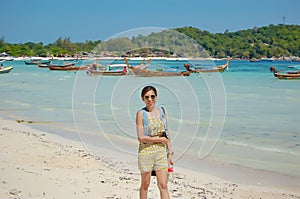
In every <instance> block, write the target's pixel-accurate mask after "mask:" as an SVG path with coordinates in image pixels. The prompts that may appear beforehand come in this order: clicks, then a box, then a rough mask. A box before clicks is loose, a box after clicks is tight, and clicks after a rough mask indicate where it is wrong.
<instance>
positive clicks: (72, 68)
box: [49, 66, 87, 71]
mask: <svg viewBox="0 0 300 199" xmlns="http://www.w3.org/2000/svg"><path fill="white" fill-rule="evenodd" d="M49 69H50V70H59V71H77V70H86V69H87V67H86V66H67V67H61V66H49Z"/></svg>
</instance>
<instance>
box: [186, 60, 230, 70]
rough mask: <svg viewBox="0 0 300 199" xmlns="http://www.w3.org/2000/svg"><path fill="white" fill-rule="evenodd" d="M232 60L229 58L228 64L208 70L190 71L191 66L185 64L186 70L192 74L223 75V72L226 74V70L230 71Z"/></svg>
mask: <svg viewBox="0 0 300 199" xmlns="http://www.w3.org/2000/svg"><path fill="white" fill-rule="evenodd" d="M230 60H231V59H230V58H228V59H227V62H226V64H224V65H220V66H215V67H212V68H208V69H190V65H189V64H184V67H186V69H187V70H188V71H191V72H192V73H214V72H219V73H221V72H224V71H225V69H227V70H228V68H229V63H230Z"/></svg>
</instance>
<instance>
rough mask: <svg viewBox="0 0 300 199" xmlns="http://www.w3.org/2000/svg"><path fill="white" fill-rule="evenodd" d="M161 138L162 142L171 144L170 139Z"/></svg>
mask: <svg viewBox="0 0 300 199" xmlns="http://www.w3.org/2000/svg"><path fill="white" fill-rule="evenodd" d="M159 139H160V142H161V143H162V144H169V142H170V141H169V139H167V138H165V137H160V138H159Z"/></svg>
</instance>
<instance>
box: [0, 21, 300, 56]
mask: <svg viewBox="0 0 300 199" xmlns="http://www.w3.org/2000/svg"><path fill="white" fill-rule="evenodd" d="M174 32H176V33H177V34H174ZM183 34H184V35H186V38H189V39H186V38H185V37H183V36H182V35H183ZM193 42H196V43H197V44H198V45H199V46H200V48H201V49H200V48H198V49H197V50H196V51H198V50H199V51H202V52H200V53H198V52H197V53H196V54H195V49H194V47H195V44H194V43H193ZM0 52H6V53H8V54H10V55H11V56H15V57H19V56H41V57H46V56H51V55H53V56H78V55H82V54H84V53H93V54H94V55H101V56H137V55H138V56H166V57H170V56H188V57H199V56H201V57H214V58H224V57H227V56H229V57H232V58H240V59H253V58H257V59H259V58H262V57H267V58H271V57H275V58H279V57H300V26H299V25H283V24H279V25H269V26H264V27H254V28H252V29H248V30H241V31H237V32H229V31H225V32H224V33H216V34H213V33H210V32H208V31H205V30H200V29H198V28H195V27H182V28H175V29H173V30H171V32H170V30H165V31H162V32H158V33H151V34H150V35H147V36H142V35H138V36H136V37H132V38H116V39H110V40H108V41H100V40H98V41H85V42H76V43H72V42H71V40H70V38H68V37H66V38H61V37H60V38H58V39H57V40H56V41H55V42H54V43H51V44H47V45H44V44H43V43H42V42H39V43H33V42H26V43H23V44H10V43H6V42H5V38H3V37H2V38H1V39H0Z"/></svg>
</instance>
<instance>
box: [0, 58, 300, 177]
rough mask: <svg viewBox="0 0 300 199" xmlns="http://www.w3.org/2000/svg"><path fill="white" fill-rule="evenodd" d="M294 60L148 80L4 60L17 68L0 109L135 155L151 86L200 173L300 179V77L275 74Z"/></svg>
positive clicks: (178, 148) (165, 64) (7, 77)
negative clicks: (236, 169) (234, 170)
mask: <svg viewBox="0 0 300 199" xmlns="http://www.w3.org/2000/svg"><path fill="white" fill-rule="evenodd" d="M112 61H113V60H106V61H104V60H100V61H99V62H100V63H102V64H103V65H105V64H107V63H110V62H112ZM90 62H92V60H91V61H90ZM114 62H115V63H123V62H122V61H114ZM130 63H131V64H133V65H134V64H139V63H140V61H131V62H130ZM184 63H186V61H175V60H174V61H167V60H152V62H151V66H150V68H149V69H155V68H159V69H168V70H183V67H182V66H183V64H184ZM191 63H193V64H200V65H206V64H207V65H211V64H216V65H219V64H223V63H225V61H215V62H213V61H191ZM296 64H297V63H293V62H287V61H273V62H255V63H250V62H248V61H238V60H233V61H231V63H230V70H229V72H224V73H220V74H219V73H214V74H192V75H191V76H190V77H152V78H142V77H133V76H124V77H101V76H94V77H91V76H88V75H87V74H86V72H85V71H81V72H62V71H49V70H48V69H44V68H38V67H37V66H34V65H33V66H29V65H25V64H24V62H23V61H13V62H5V64H4V65H12V66H14V69H13V70H12V71H11V72H10V73H9V74H4V75H0V86H1V87H0V91H1V105H0V114H1V116H2V117H6V118H10V119H13V120H25V121H33V123H31V124H30V125H32V126H33V127H35V128H39V129H42V130H47V131H50V132H51V133H55V134H59V135H62V136H65V137H68V138H72V139H80V140H81V141H82V142H83V143H85V144H87V145H89V144H91V145H94V146H101V147H105V148H108V149H112V150H115V151H118V152H121V153H122V154H123V155H125V156H126V154H130V155H134V154H136V150H137V140H136V134H135V113H136V111H137V110H138V109H140V108H141V107H142V106H143V103H142V101H141V99H140V91H141V88H142V87H143V86H144V85H148V84H152V85H154V86H156V87H157V88H158V92H159V96H158V103H159V104H160V105H163V106H165V107H166V109H167V112H168V122H169V129H170V132H171V135H172V143H173V147H174V151H175V153H176V156H175V157H176V161H177V162H178V164H180V165H181V166H187V167H188V165H190V166H191V167H193V168H194V169H197V168H199V170H201V169H202V167H201V165H202V164H203V161H206V160H209V161H217V162H221V163H226V164H233V165H238V166H242V167H248V168H253V169H259V170H264V171H269V172H274V173H279V174H283V175H287V176H293V177H300V167H299V165H300V131H299V129H300V128H299V127H300V124H299V121H300V116H299V112H300V106H299V99H300V81H299V80H278V79H275V78H274V77H273V74H272V73H271V72H270V71H269V67H270V66H271V65H273V66H275V67H276V68H278V69H285V68H287V66H291V65H296ZM91 150H92V149H91ZM95 153H96V152H95ZM185 160H192V161H185Z"/></svg>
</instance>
